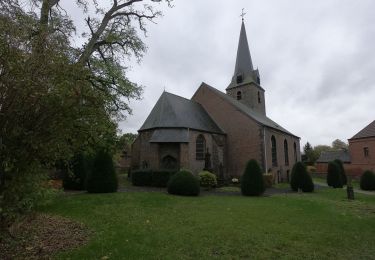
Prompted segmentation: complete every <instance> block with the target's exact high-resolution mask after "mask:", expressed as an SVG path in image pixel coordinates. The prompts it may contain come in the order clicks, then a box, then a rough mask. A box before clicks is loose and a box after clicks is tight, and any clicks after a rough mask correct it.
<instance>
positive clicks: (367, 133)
mask: <svg viewBox="0 0 375 260" xmlns="http://www.w3.org/2000/svg"><path fill="white" fill-rule="evenodd" d="M366 137H375V120H374V121H372V123H370V124H369V125H368V126H366V127H365V128H363V129H362V130H361V131H359V132H358V133H357V134H356V135H354V136H353V137H352V138H350V139H349V140H351V139H359V138H366Z"/></svg>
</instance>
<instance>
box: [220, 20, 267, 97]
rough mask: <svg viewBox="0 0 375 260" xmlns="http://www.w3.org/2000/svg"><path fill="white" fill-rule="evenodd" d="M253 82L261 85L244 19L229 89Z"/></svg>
mask: <svg viewBox="0 0 375 260" xmlns="http://www.w3.org/2000/svg"><path fill="white" fill-rule="evenodd" d="M238 76H240V77H241V78H242V79H241V80H239V81H238V80H237V79H238V78H237V77H238ZM251 82H253V83H255V84H257V85H258V86H259V87H260V81H259V71H258V69H256V70H254V67H253V62H252V60H251V55H250V48H249V43H248V42H247V35H246V29H245V24H244V21H243V20H242V24H241V32H240V38H239V41H238V49H237V57H236V66H235V68H234V74H233V77H232V81H231V83H230V84H229V86H228V87H227V90H228V89H231V88H234V87H237V86H238V85H243V84H247V83H251ZM260 88H261V87H260Z"/></svg>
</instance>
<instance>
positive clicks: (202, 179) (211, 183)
mask: <svg viewBox="0 0 375 260" xmlns="http://www.w3.org/2000/svg"><path fill="white" fill-rule="evenodd" d="M198 177H199V183H200V185H201V186H202V187H205V188H207V189H211V188H215V187H216V186H217V179H216V175H215V174H213V173H210V172H209V171H202V172H200V173H199V174H198Z"/></svg>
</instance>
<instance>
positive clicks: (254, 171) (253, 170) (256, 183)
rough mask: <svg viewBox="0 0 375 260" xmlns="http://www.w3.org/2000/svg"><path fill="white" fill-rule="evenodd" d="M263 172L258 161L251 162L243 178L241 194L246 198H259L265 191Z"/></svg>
mask: <svg viewBox="0 0 375 260" xmlns="http://www.w3.org/2000/svg"><path fill="white" fill-rule="evenodd" d="M265 189H266V188H265V185H264V181H263V174H262V170H261V169H260V167H259V164H258V162H257V161H256V160H250V161H249V162H248V163H247V165H246V168H245V171H244V173H243V175H242V178H241V193H242V195H245V196H259V195H261V194H262V193H263V192H264V191H265Z"/></svg>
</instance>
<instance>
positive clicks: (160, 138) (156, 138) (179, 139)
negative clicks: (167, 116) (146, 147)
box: [149, 128, 189, 143]
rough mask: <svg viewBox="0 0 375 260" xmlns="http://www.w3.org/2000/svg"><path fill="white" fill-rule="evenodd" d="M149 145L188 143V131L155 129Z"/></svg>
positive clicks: (182, 129) (181, 129) (183, 129)
mask: <svg viewBox="0 0 375 260" xmlns="http://www.w3.org/2000/svg"><path fill="white" fill-rule="evenodd" d="M149 142H150V143H188V142H189V131H188V130H187V129H185V128H179V129H169V128H167V129H156V130H155V131H154V133H153V134H152V136H151V138H150V141H149Z"/></svg>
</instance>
